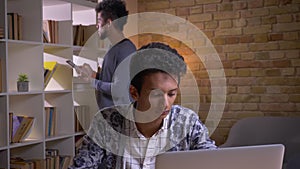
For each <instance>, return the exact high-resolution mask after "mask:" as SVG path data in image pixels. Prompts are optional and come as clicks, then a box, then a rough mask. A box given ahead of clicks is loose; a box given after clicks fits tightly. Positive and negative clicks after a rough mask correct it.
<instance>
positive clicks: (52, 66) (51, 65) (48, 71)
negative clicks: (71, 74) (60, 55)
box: [44, 61, 58, 88]
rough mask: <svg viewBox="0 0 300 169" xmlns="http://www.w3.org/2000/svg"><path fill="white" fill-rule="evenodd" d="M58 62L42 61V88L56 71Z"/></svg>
mask: <svg viewBox="0 0 300 169" xmlns="http://www.w3.org/2000/svg"><path fill="white" fill-rule="evenodd" d="M57 66H58V63H57V62H56V61H45V62H44V88H46V86H47V84H48V83H49V81H50V79H51V78H52V76H53V74H54V72H55V71H56V69H57Z"/></svg>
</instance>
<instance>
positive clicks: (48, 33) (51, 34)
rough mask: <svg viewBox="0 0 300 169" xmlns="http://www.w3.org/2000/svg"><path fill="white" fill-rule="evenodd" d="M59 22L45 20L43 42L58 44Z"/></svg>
mask: <svg viewBox="0 0 300 169" xmlns="http://www.w3.org/2000/svg"><path fill="white" fill-rule="evenodd" d="M58 36H59V35H58V21H55V20H43V39H44V40H43V42H45V43H58Z"/></svg>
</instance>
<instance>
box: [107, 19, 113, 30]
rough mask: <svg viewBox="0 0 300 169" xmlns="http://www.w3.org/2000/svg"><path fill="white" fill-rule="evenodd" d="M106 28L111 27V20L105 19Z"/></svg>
mask: <svg viewBox="0 0 300 169" xmlns="http://www.w3.org/2000/svg"><path fill="white" fill-rule="evenodd" d="M106 24H107V27H108V28H109V27H110V26H111V25H112V20H111V19H109V18H108V19H107V21H106Z"/></svg>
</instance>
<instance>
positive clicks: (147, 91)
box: [69, 43, 217, 169]
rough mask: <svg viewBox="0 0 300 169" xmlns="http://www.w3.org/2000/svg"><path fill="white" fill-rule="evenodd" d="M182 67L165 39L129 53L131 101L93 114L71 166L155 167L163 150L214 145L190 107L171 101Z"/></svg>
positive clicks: (103, 168) (79, 168)
mask: <svg viewBox="0 0 300 169" xmlns="http://www.w3.org/2000/svg"><path fill="white" fill-rule="evenodd" d="M185 72H186V64H185V62H184V60H183V57H182V56H180V55H179V54H178V53H177V51H176V50H175V49H172V48H171V47H170V46H168V45H165V44H163V43H150V44H148V45H145V46H143V47H142V48H141V49H139V50H138V52H136V53H135V54H133V55H131V56H130V77H131V83H130V88H129V91H130V94H131V96H132V98H133V99H134V102H132V103H131V104H128V105H116V106H112V107H109V108H106V109H102V110H100V111H99V112H98V113H97V114H96V115H95V117H94V119H93V122H92V124H91V126H90V129H89V131H88V133H87V135H86V136H85V137H84V141H83V144H82V146H81V148H80V149H79V151H78V154H76V156H75V157H74V161H73V165H72V166H70V167H69V169H155V159H156V156H157V155H158V154H161V153H164V152H166V151H184V150H196V149H215V148H217V147H216V145H215V142H214V141H213V140H211V139H210V138H209V135H208V130H207V128H206V127H205V125H204V124H203V123H202V122H201V120H200V119H199V116H198V115H197V114H196V113H195V112H194V111H192V110H190V109H188V108H185V107H182V106H180V105H173V103H174V101H175V99H176V96H177V92H178V89H179V83H180V77H181V76H182V75H183V74H185ZM200 165H201V164H200ZM199 167H200V168H201V166H199Z"/></svg>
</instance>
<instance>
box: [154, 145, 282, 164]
mask: <svg viewBox="0 0 300 169" xmlns="http://www.w3.org/2000/svg"><path fill="white" fill-rule="evenodd" d="M283 154H284V146H283V145H281V144H269V145H257V146H242V147H228V148H219V149H215V150H191V151H176V152H166V153H164V154H160V155H158V156H157V157H156V164H155V168H156V169H281V168H282V162H283Z"/></svg>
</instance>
